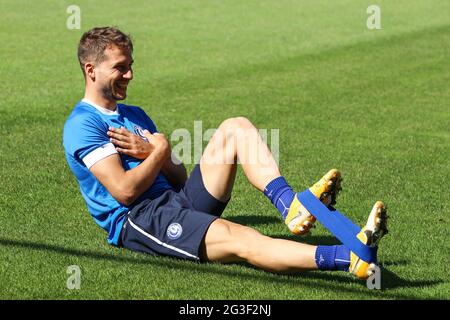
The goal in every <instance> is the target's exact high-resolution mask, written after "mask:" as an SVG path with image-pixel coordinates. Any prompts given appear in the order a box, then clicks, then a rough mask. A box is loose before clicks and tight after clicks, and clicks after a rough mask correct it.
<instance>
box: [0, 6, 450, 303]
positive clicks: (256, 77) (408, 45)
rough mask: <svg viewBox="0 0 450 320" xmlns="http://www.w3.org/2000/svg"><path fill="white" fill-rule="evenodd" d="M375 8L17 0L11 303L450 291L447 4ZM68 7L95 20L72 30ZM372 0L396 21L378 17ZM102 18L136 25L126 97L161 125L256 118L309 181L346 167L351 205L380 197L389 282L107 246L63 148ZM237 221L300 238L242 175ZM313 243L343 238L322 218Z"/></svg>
mask: <svg viewBox="0 0 450 320" xmlns="http://www.w3.org/2000/svg"><path fill="white" fill-rule="evenodd" d="M373 2H374V1H371V0H370V1H369V0H358V1H354V0H342V1H313V0H304V1H300V0H299V1H294V0H281V1H268V0H264V1H256V0H255V1H253V0H251V1H228V0H226V1H207V0H202V1H193V0H189V1H130V2H127V4H126V5H124V4H122V2H117V1H115V2H111V3H110V2H106V1H95V2H93V1H67V0H64V1H56V0H55V1H16V0H14V1H13V0H3V1H2V6H1V9H0V26H1V27H0V38H1V43H2V44H1V50H0V71H1V73H2V76H3V79H2V81H1V84H0V89H1V90H0V92H1V93H2V94H1V100H0V130H1V140H0V141H1V142H0V164H1V166H0V298H1V299H36V298H39V299H86V298H87V299H100V298H111V299H448V298H450V283H449V282H450V275H449V271H448V270H449V269H448V268H449V263H450V259H449V252H450V250H449V249H450V248H449V242H448V238H447V237H448V232H449V224H450V193H449V190H450V184H449V180H450V170H449V158H450V130H449V128H450V126H449V124H450V89H449V88H450V87H449V83H450V64H449V58H450V19H449V12H450V2H449V1H444V0H436V1H428V0H418V1H407V0H399V1H395V2H394V1H376V3H373ZM71 4H76V5H78V6H79V7H80V9H81V30H69V29H67V28H66V20H67V18H68V17H69V14H67V13H66V9H67V7H68V6H69V5H71ZM371 4H378V5H379V6H380V8H381V27H382V29H381V30H369V29H368V28H367V27H366V21H367V18H368V17H369V14H367V12H366V9H367V7H368V6H369V5H371ZM103 25H116V26H119V28H121V29H123V30H124V31H126V32H128V33H131V34H132V36H133V38H134V42H135V43H134V44H135V54H134V58H135V65H134V80H133V81H132V82H131V85H130V87H129V90H128V99H127V101H126V102H128V103H130V104H134V105H140V106H142V107H143V109H144V110H146V111H147V112H148V113H149V114H150V116H151V117H152V118H153V119H154V121H155V122H156V124H157V126H158V128H159V129H160V130H161V131H163V132H165V133H167V134H169V135H170V133H171V132H173V131H174V130H175V129H177V128H187V129H188V130H189V131H191V132H193V125H194V121H196V120H201V121H203V128H204V129H206V128H215V127H217V126H218V125H219V124H220V122H221V121H222V120H223V119H225V118H228V117H232V116H238V115H240V116H246V117H248V118H250V119H251V120H252V122H254V123H255V125H256V126H258V127H259V128H266V129H279V133H280V139H279V141H280V166H281V170H282V173H283V174H284V176H285V177H286V178H287V180H288V181H289V182H290V184H291V185H292V186H293V187H294V188H295V189H296V190H302V189H304V188H306V187H308V186H309V185H310V184H312V183H313V182H314V181H315V180H317V179H318V178H320V177H321V176H322V174H324V173H325V172H326V171H327V170H328V169H330V168H332V167H337V168H339V169H340V170H341V171H342V173H343V176H344V184H343V188H344V190H343V193H342V194H341V196H340V198H339V199H338V205H337V207H338V208H339V209H340V211H342V212H344V213H345V214H346V215H348V216H349V217H350V218H351V219H352V220H353V221H355V222H356V223H358V224H359V225H363V224H364V223H365V220H366V217H367V214H368V213H369V211H370V209H371V207H372V205H373V203H375V201H376V200H383V201H384V202H385V203H386V204H387V206H388V210H389V214H390V217H391V219H390V221H389V223H390V233H389V235H388V236H386V238H385V239H383V241H382V242H381V247H380V251H379V259H380V261H381V262H382V264H383V274H382V290H368V289H367V288H366V285H365V282H360V281H357V280H356V279H355V278H354V277H352V276H350V275H348V274H345V273H319V272H309V273H304V274H299V275H296V276H285V275H283V276H282V275H274V274H270V273H267V272H263V271H259V270H256V269H254V268H251V267H249V266H247V265H244V264H234V265H218V264H198V263H191V262H185V261H178V260H174V259H170V258H164V257H150V256H146V255H143V254H137V253H133V252H129V251H126V250H123V249H117V248H114V247H111V246H109V245H108V244H107V242H106V234H105V233H104V232H103V231H102V230H101V229H100V228H99V227H97V225H95V223H94V221H93V220H92V218H91V217H90V215H89V214H88V212H87V209H86V207H85V204H84V202H83V199H82V198H81V195H80V193H79V190H78V186H77V184H76V181H75V179H74V177H73V176H72V173H71V172H70V170H69V168H68V166H67V164H66V161H65V158H64V152H63V148H62V143H61V140H62V139H61V136H62V127H63V124H64V121H65V119H66V118H67V116H68V115H69V113H70V111H71V109H72V107H73V106H74V104H75V103H76V102H77V101H78V100H79V99H80V98H82V95H83V89H84V83H83V80H82V74H81V72H80V70H79V66H78V63H77V59H76V47H77V43H78V40H79V38H80V36H81V34H82V32H83V31H85V30H87V29H89V28H91V27H93V26H103ZM187 168H188V170H191V169H192V168H193V164H188V165H187ZM224 218H226V219H230V220H232V221H235V222H239V223H244V224H247V225H250V226H252V227H254V228H256V229H258V230H259V231H261V232H262V233H264V234H267V235H270V236H274V237H282V238H287V239H293V240H297V241H298V239H296V238H295V237H293V236H292V235H290V233H289V232H288V230H287V228H286V227H285V226H284V225H283V223H282V221H281V218H280V216H279V214H278V213H277V211H276V210H275V209H274V208H273V207H272V205H271V204H270V203H269V202H268V201H267V200H266V199H265V198H264V196H263V195H262V194H260V193H258V192H257V191H255V190H253V189H252V187H251V186H250V185H249V184H248V183H247V181H246V178H245V177H244V176H243V175H242V172H239V176H238V178H237V181H236V185H235V188H234V192H233V200H232V202H231V203H230V205H229V207H228V208H227V209H226V211H225V213H224ZM303 241H306V242H307V243H324V244H332V243H335V242H336V240H334V238H333V237H332V236H331V234H330V233H329V232H328V231H327V230H325V229H324V228H323V227H321V226H318V227H317V228H316V229H315V230H314V233H313V234H312V235H311V236H309V237H307V238H305V239H304V240H303ZM70 265H78V266H80V268H81V289H80V290H69V289H67V287H66V281H67V279H68V277H69V275H68V274H67V273H66V270H67V267H68V266H70Z"/></svg>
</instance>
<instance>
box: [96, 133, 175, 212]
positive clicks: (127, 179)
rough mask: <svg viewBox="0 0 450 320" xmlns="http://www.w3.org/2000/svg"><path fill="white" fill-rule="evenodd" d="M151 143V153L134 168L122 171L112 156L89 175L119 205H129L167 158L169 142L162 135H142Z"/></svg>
mask: <svg viewBox="0 0 450 320" xmlns="http://www.w3.org/2000/svg"><path fill="white" fill-rule="evenodd" d="M145 135H146V137H147V139H148V140H149V141H151V142H149V144H150V145H151V153H150V154H149V155H148V156H147V158H146V159H145V160H144V161H143V162H142V163H141V164H139V165H138V166H137V167H135V168H133V169H131V170H127V171H125V170H124V169H123V167H122V162H121V160H120V157H119V155H117V154H113V155H111V156H109V157H106V158H105V159H102V160H100V161H98V162H96V163H95V164H94V165H93V166H92V167H91V168H90V171H91V172H92V174H93V175H94V176H95V177H96V178H97V179H98V180H99V181H100V183H101V184H102V185H103V186H104V187H105V188H106V189H107V190H108V191H109V193H111V195H112V196H113V197H114V198H115V199H116V200H117V201H119V202H120V203H122V204H124V205H130V204H131V203H133V202H134V201H135V200H136V199H137V198H138V197H139V196H140V195H141V194H142V193H144V192H145V191H146V190H147V189H148V188H149V187H150V186H151V184H152V183H153V182H154V181H155V179H156V177H157V175H158V174H159V172H160V170H161V168H162V166H163V165H164V164H165V163H166V162H167V159H169V158H170V147H169V142H168V141H167V139H166V138H165V137H164V135H162V134H155V135H152V134H151V133H149V132H148V131H147V132H145Z"/></svg>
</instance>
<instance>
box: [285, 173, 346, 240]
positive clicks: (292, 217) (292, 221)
mask: <svg viewBox="0 0 450 320" xmlns="http://www.w3.org/2000/svg"><path fill="white" fill-rule="evenodd" d="M341 181H342V178H341V173H340V172H339V171H338V170H337V169H332V170H330V171H328V173H327V174H326V175H324V176H323V177H322V179H320V180H319V181H318V182H316V183H315V184H314V185H313V186H312V187H311V188H309V191H311V193H312V194H313V195H315V196H316V198H317V199H319V200H320V201H321V202H322V203H323V204H324V205H326V206H330V205H334V204H336V197H337V195H338V193H339V191H341V189H342V188H341ZM314 222H316V218H315V217H314V216H313V215H312V214H311V213H310V212H309V211H308V210H306V208H305V207H304V206H303V205H302V204H301V203H300V201H299V200H298V198H297V195H295V197H294V200H293V201H292V203H291V205H290V207H289V212H288V214H287V216H286V219H285V220H284V223H285V224H286V225H287V226H288V228H289V230H291V232H292V233H293V234H295V235H299V236H301V235H306V234H307V233H309V232H310V229H311V228H312V227H313V225H314Z"/></svg>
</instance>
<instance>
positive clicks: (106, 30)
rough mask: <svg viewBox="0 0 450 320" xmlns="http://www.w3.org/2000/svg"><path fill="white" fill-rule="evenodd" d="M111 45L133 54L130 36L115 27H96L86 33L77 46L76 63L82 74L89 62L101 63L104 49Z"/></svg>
mask: <svg viewBox="0 0 450 320" xmlns="http://www.w3.org/2000/svg"><path fill="white" fill-rule="evenodd" d="M112 45H116V46H117V47H119V48H121V49H123V50H126V51H128V52H129V53H130V54H131V53H133V43H132V41H131V38H130V36H129V35H126V34H124V33H123V32H122V31H120V30H119V29H117V28H115V27H96V28H92V29H91V30H89V31H86V32H85V33H84V34H83V36H82V37H81V39H80V43H79V45H78V61H79V62H80V67H81V70H82V71H83V74H85V72H84V64H85V63H87V62H89V61H92V62H95V63H100V62H102V61H103V60H104V59H105V49H107V48H108V47H111V46H112Z"/></svg>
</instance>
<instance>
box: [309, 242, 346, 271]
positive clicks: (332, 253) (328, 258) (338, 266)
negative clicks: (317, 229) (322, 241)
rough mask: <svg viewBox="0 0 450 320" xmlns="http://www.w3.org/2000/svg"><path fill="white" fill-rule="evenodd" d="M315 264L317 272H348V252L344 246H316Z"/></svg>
mask: <svg viewBox="0 0 450 320" xmlns="http://www.w3.org/2000/svg"><path fill="white" fill-rule="evenodd" d="M316 264H317V267H318V268H319V270H324V271H326V270H341V271H348V269H349V267H350V250H349V249H347V247H346V246H344V245H338V246H318V247H317V250H316Z"/></svg>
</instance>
